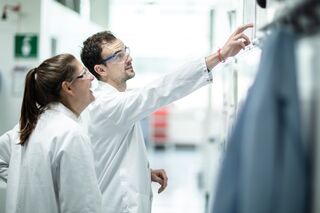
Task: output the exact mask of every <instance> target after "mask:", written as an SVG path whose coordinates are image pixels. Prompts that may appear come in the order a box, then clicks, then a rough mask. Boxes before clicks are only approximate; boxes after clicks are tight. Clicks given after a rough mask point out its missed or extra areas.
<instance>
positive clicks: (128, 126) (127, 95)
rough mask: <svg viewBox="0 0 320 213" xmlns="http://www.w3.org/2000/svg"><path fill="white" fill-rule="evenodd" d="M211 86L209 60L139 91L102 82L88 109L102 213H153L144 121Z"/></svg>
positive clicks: (165, 77) (169, 75)
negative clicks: (100, 192)
mask: <svg viewBox="0 0 320 213" xmlns="http://www.w3.org/2000/svg"><path fill="white" fill-rule="evenodd" d="M211 81H212V76H211V72H210V73H208V71H207V67H206V64H205V60H204V59H201V60H200V59H199V60H196V61H193V62H191V63H188V64H187V65H186V66H184V67H182V68H181V69H180V70H179V71H177V72H173V73H169V74H167V75H165V76H164V77H162V78H160V79H157V80H156V81H154V82H152V83H151V84H149V85H147V86H145V87H143V88H141V89H136V90H131V91H127V92H119V91H117V90H116V89H115V88H114V87H112V86H110V85H109V84H106V83H103V82H99V86H98V88H97V89H96V91H95V96H96V100H95V101H94V102H93V103H92V104H91V105H90V106H89V107H88V109H89V118H90V121H89V124H88V127H89V135H90V138H91V142H92V144H93V150H94V157H95V163H96V170H97V177H98V181H99V185H100V189H101V191H102V206H103V207H102V208H103V213H125V212H126V213H128V212H129V213H150V212H151V201H152V191H151V177H150V166H149V162H148V159H147V152H146V147H145V144H144V139H143V135H142V130H141V127H140V123H139V121H140V120H141V119H142V118H144V117H146V116H148V115H150V114H151V113H152V112H153V111H155V110H156V109H158V108H159V107H161V106H164V105H167V104H169V103H171V102H173V101H175V100H177V99H179V98H181V97H183V96H186V95H187V94H189V93H191V92H193V91H194V90H196V89H198V88H200V87H202V86H203V85H206V84H208V83H209V82H211Z"/></svg>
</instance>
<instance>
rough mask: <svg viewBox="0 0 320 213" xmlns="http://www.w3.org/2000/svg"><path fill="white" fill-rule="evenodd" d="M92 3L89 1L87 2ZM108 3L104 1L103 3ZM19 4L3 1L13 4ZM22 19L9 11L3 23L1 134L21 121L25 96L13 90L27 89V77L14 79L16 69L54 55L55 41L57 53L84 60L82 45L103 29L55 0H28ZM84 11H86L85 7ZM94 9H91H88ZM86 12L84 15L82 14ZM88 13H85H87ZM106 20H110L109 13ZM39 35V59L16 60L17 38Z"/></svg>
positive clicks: (0, 33) (0, 31)
mask: <svg viewBox="0 0 320 213" xmlns="http://www.w3.org/2000/svg"><path fill="white" fill-rule="evenodd" d="M83 1H88V0H83ZM101 1H104V0H101ZM16 2H18V1H9V0H8V1H4V2H0V8H2V7H3V6H4V5H5V4H10V5H13V4H15V3H16ZM20 2H21V8H22V12H21V16H18V15H17V14H15V13H13V12H11V11H9V12H8V19H7V20H5V21H0V47H1V48H2V49H1V51H0V75H1V79H2V80H1V83H0V100H1V102H0V103H1V104H0V135H1V134H3V133H4V132H5V131H7V130H8V129H10V128H12V127H13V125H14V124H16V123H17V122H18V119H19V114H20V106H21V100H22V97H21V96H16V95H14V94H13V92H12V88H13V87H16V88H17V87H20V89H23V84H24V76H19V77H17V75H16V76H15V78H14V76H13V71H12V70H13V68H14V66H28V67H34V66H37V65H39V63H40V62H41V61H43V60H44V59H46V58H48V57H50V56H51V45H50V42H51V38H52V37H54V38H56V39H57V54H59V53H65V52H68V53H72V54H74V55H75V56H76V57H77V58H78V59H80V56H79V53H80V50H81V45H82V42H83V41H84V40H85V38H86V37H88V36H89V35H91V34H93V33H95V32H98V31H101V30H103V28H102V27H100V26H98V25H97V24H94V23H92V22H90V20H89V17H88V16H86V15H83V16H82V15H80V14H78V13H76V12H74V11H72V10H70V9H68V8H65V7H64V6H62V5H61V4H59V3H57V2H55V1H53V0H24V1H20ZM83 9H84V10H85V9H86V8H83ZM88 9H90V8H88ZM81 13H82V12H81ZM84 14H85V13H84ZM105 16H106V17H105V19H108V17H107V14H105ZM16 33H35V34H38V36H39V44H38V46H39V50H38V58H37V59H23V60H22V59H15V58H14V35H15V34H16Z"/></svg>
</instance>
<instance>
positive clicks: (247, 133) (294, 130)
mask: <svg viewBox="0 0 320 213" xmlns="http://www.w3.org/2000/svg"><path fill="white" fill-rule="evenodd" d="M296 41H297V38H296V36H295V35H294V34H293V33H292V32H290V31H288V30H285V29H276V30H274V31H273V33H272V34H271V35H270V37H269V38H268V39H267V40H266V41H265V44H264V47H263V50H262V56H261V62H260V65H259V70H258V74H257V77H256V80H255V82H254V84H253V86H252V88H251V89H250V91H249V93H248V97H247V99H246V101H245V103H244V105H243V107H242V110H241V111H240V113H239V116H238V119H237V120H236V123H235V125H234V129H233V132H232V134H231V137H230V139H229V141H228V145H227V150H226V154H225V158H224V161H223V163H222V166H221V170H220V174H219V179H218V183H217V186H216V191H215V196H214V200H213V202H212V204H213V206H212V207H211V210H210V211H211V212H212V213H305V212H307V209H308V203H307V202H308V196H309V192H308V189H309V185H308V183H309V182H310V180H309V179H310V175H309V168H308V158H307V154H306V152H305V149H304V146H303V144H302V135H301V126H300V125H301V121H300V109H299V98H298V88H297V77H296V75H297V71H296V62H295V54H294V53H295V43H296Z"/></svg>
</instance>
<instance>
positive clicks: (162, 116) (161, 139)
mask: <svg viewBox="0 0 320 213" xmlns="http://www.w3.org/2000/svg"><path fill="white" fill-rule="evenodd" d="M168 126H169V109H168V108H167V107H162V108H160V109H158V110H157V111H155V112H154V113H152V118H151V141H153V143H154V145H164V144H165V143H166V142H167V141H168V139H169V137H168V136H169V135H168V133H169V132H168Z"/></svg>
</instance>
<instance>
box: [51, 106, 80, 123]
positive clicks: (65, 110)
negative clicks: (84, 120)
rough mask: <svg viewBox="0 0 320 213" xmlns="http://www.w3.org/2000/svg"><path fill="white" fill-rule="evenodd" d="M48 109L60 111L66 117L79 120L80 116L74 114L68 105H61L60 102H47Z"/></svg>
mask: <svg viewBox="0 0 320 213" xmlns="http://www.w3.org/2000/svg"><path fill="white" fill-rule="evenodd" d="M49 109H51V110H54V111H58V112H61V113H62V114H64V115H66V116H67V117H69V118H71V119H72V120H74V121H75V122H77V123H78V122H80V118H81V117H80V116H79V117H78V116H77V115H76V114H74V113H73V112H72V111H71V110H70V109H69V108H68V107H66V106H65V105H63V104H62V103H60V102H58V103H51V104H49Z"/></svg>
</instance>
